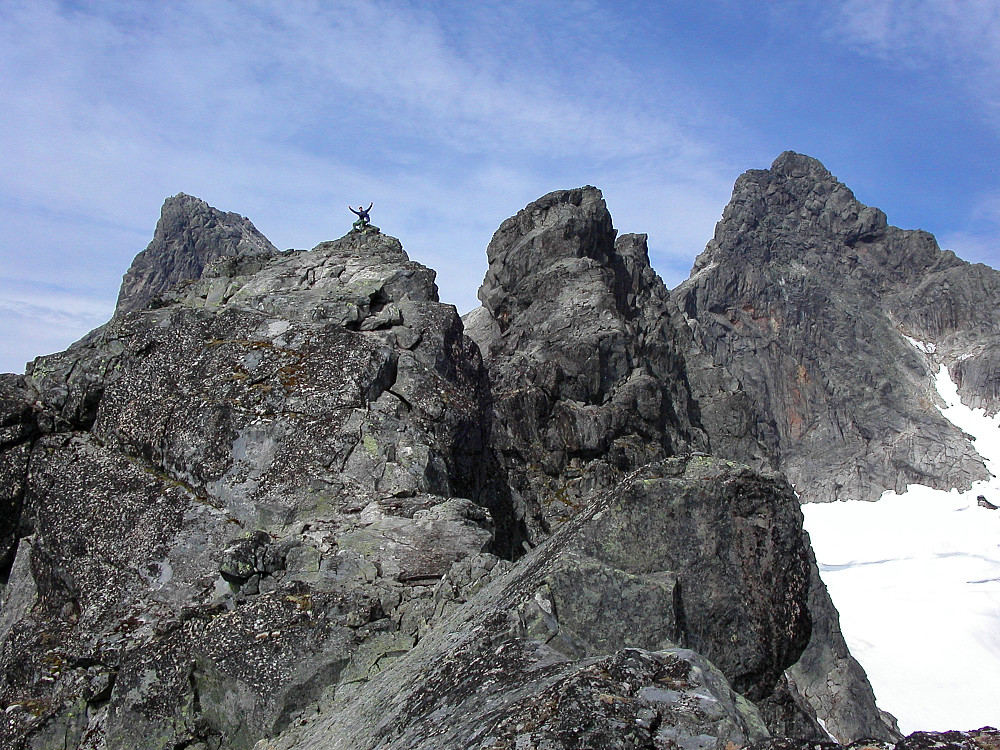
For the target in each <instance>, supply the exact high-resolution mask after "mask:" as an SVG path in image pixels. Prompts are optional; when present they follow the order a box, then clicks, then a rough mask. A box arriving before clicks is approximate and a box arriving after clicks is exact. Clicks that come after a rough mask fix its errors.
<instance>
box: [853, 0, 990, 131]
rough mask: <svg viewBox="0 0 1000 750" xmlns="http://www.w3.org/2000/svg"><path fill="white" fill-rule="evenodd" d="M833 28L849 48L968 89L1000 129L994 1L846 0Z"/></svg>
mask: <svg viewBox="0 0 1000 750" xmlns="http://www.w3.org/2000/svg"><path fill="white" fill-rule="evenodd" d="M834 7H835V8H836V9H835V11H834V13H835V19H834V28H835V29H836V33H837V34H838V35H839V36H840V38H841V39H842V41H844V42H845V43H847V44H849V45H850V46H852V47H854V48H856V49H859V50H862V51H864V52H866V53H868V54H872V55H875V56H877V57H879V58H881V59H883V60H887V61H891V62H893V63H895V64H899V65H904V66H912V67H921V68H933V69H937V70H940V71H941V72H942V73H944V74H945V75H950V76H952V77H954V78H955V79H956V80H958V81H960V82H961V83H962V84H963V85H964V86H966V87H968V89H969V91H970V93H972V94H973V95H974V96H975V97H976V98H978V99H979V100H980V101H981V103H982V105H983V106H984V107H985V108H986V109H987V110H988V112H989V116H991V117H993V118H995V123H994V124H995V125H996V126H997V127H998V128H1000V4H998V3H997V2H996V1H995V0H842V1H841V2H840V3H838V4H837V5H836V6H834Z"/></svg>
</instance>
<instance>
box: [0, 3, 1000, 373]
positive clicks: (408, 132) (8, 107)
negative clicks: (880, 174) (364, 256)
mask: <svg viewBox="0 0 1000 750" xmlns="http://www.w3.org/2000/svg"><path fill="white" fill-rule="evenodd" d="M910 5H913V6H914V7H916V6H921V7H922V6H923V5H927V6H930V5H933V4H930V3H927V4H921V3H910V4H907V6H908V7H909V6H910ZM945 5H948V4H947V3H945ZM879 7H881V8H883V9H884V10H885V13H883V14H882V15H879V14H878V13H875V10H877V9H878V8H879ZM900 7H901V4H899V3H892V2H889V1H888V0H882V2H879V1H876V2H872V3H864V4H859V3H853V2H850V1H848V2H842V3H841V4H840V5H837V6H835V8H834V10H833V11H831V10H830V6H828V5H827V4H820V3H813V2H806V3H802V2H798V0H794V1H793V0H788V2H775V3H773V4H767V7H765V8H762V7H761V6H760V5H759V4H750V3H744V2H738V1H737V0H706V3H705V4H704V5H703V6H699V7H697V8H694V7H689V4H684V3H651V2H645V1H644V0H627V1H624V2H620V3H614V4H612V3H610V2H607V1H606V0H566V2H561V3H559V4H558V5H555V4H548V3H537V2H528V0H506V1H505V2H502V3H501V2H493V1H491V0H483V2H479V3H465V2H458V1H457V0H454V1H453V0H442V1H441V2H436V3H425V2H417V1H416V0H299V1H297V2H295V3H286V2H277V0H246V1H245V2H236V0H197V1H196V0H176V1H175V2H170V3H135V2H131V1H128V2H126V1H125V0H74V2H68V0H66V1H58V0H7V1H6V2H4V3H2V4H0V97H2V98H3V101H4V103H5V106H4V107H3V108H0V157H2V163H3V169H2V170H0V253H2V254H3V257H2V261H3V264H2V265H3V273H4V275H5V276H6V277H8V278H16V279H18V280H19V281H20V282H22V283H25V284H34V285H35V287H34V289H35V292H36V293H37V294H39V295H43V294H44V291H45V289H46V288H47V286H46V285H47V284H48V283H49V282H51V281H52V279H53V278H54V277H59V278H62V279H70V280H71V281H70V282H67V283H68V284H69V285H72V286H75V288H76V289H77V291H78V292H79V293H80V294H81V295H83V296H87V295H91V294H94V295H97V296H98V297H101V298H102V299H106V300H108V301H109V302H110V303H113V301H114V298H115V295H116V293H117V289H118V284H119V282H120V278H121V274H122V273H123V272H124V271H125V269H126V268H127V267H128V264H129V262H130V260H131V257H132V256H133V255H134V254H135V253H136V252H137V251H139V250H141V249H142V247H143V246H144V245H145V243H146V242H147V241H148V239H149V237H150V235H151V234H152V229H153V225H154V224H155V220H156V217H157V213H158V209H159V206H160V204H161V202H162V200H163V199H164V198H165V197H166V196H168V195H172V194H175V193H177V192H180V191H183V192H187V193H191V194H194V195H197V196H199V197H201V198H203V199H205V200H207V201H208V202H209V203H211V204H213V205H215V206H217V207H218V208H221V209H223V210H229V211H237V212H239V213H241V214H244V215H246V216H248V217H249V218H250V219H251V220H252V221H253V222H254V223H255V225H256V226H257V227H258V228H259V229H260V230H261V231H262V232H263V233H264V234H265V235H267V236H268V237H269V238H270V239H271V240H272V241H273V242H274V243H275V244H276V245H278V246H279V247H282V248H285V247H297V248H308V247H312V246H313V245H314V244H316V243H318V242H320V241H323V240H326V239H330V238H331V237H336V236H339V234H341V233H343V231H345V230H346V229H347V228H348V227H349V226H350V222H351V221H352V220H353V219H352V217H351V216H350V215H349V214H348V213H347V211H346V205H347V204H348V203H352V204H356V203H357V202H359V201H365V202H367V201H370V200H371V201H374V202H375V211H374V213H373V218H374V220H375V222H376V223H377V224H379V225H380V226H381V227H382V228H383V230H384V231H386V232H388V233H390V234H393V235H395V236H398V237H400V239H401V240H402V241H403V243H404V246H405V247H406V249H407V252H409V253H410V255H411V256H412V257H414V259H416V260H419V261H421V262H424V263H426V264H428V265H430V266H432V267H434V268H435V269H436V270H437V271H438V281H439V285H440V287H441V296H442V299H444V300H446V301H450V302H454V303H455V304H457V305H458V307H459V308H460V309H462V310H466V309H469V308H470V307H471V306H474V305H475V304H476V299H475V291H476V288H477V287H478V284H479V282H480V281H481V279H482V275H483V272H484V271H485V253H484V250H485V247H486V244H487V243H488V241H489V239H490V236H491V235H492V233H493V230H494V229H495V228H496V227H497V226H498V225H499V223H500V222H501V221H502V220H503V219H504V218H506V217H507V216H509V215H511V214H513V213H515V212H516V211H517V210H518V209H520V208H521V207H523V206H524V205H525V204H526V203H528V202H529V201H531V200H534V199H535V198H537V197H539V196H540V195H542V194H543V193H546V192H549V191H550V190H554V189H558V188H568V187H576V186H579V185H582V184H595V185H597V186H598V187H600V188H602V190H603V191H604V193H605V197H606V198H607V200H608V205H609V208H610V209H611V212H612V214H613V215H614V217H615V222H616V226H617V227H618V228H619V229H620V230H621V231H636V232H647V233H648V234H649V235H650V239H649V241H650V250H651V254H652V257H653V259H654V263H656V264H658V267H659V268H660V270H661V273H663V275H664V276H665V277H667V278H668V281H669V282H671V283H676V282H677V281H679V280H680V278H681V277H682V276H683V275H684V273H685V269H686V268H687V267H689V266H690V262H691V260H692V259H693V257H694V256H695V255H696V254H697V253H698V252H699V251H700V250H701V249H702V248H703V247H704V244H705V242H706V241H707V240H708V239H709V238H710V237H711V235H712V232H713V227H714V224H715V221H716V220H717V219H718V217H719V215H720V213H721V211H722V208H723V207H724V205H725V202H726V200H727V199H728V197H729V194H730V190H731V188H732V183H733V180H734V179H735V178H736V176H738V174H739V173H740V172H741V171H743V170H744V169H747V168H752V167H766V166H767V164H768V163H769V162H770V160H771V159H773V158H774V156H776V155H777V152H778V151H780V150H782V149H783V148H787V147H796V146H797V145H798V142H797V139H795V138H792V139H791V141H792V142H791V143H788V142H787V141H788V140H789V139H788V138H785V137H782V138H780V139H779V138H774V139H768V137H767V136H768V133H769V131H770V130H772V129H773V124H772V122H770V121H766V120H762V121H761V122H757V123H748V122H747V121H746V119H745V118H746V117H748V116H754V113H753V112H750V113H748V112H745V111H742V110H741V109H740V108H739V107H738V106H733V105H734V104H739V102H740V101H742V99H741V97H740V96H738V95H734V94H732V92H733V91H734V90H735V91H737V92H741V91H760V90H765V91H767V92H774V96H775V101H776V103H777V110H776V111H782V112H784V111H787V112H788V113H789V114H788V116H789V117H793V116H802V117H806V116H810V113H809V112H802V113H799V112H796V111H795V109H794V107H788V103H792V104H793V105H797V103H798V102H800V101H802V97H801V96H799V93H800V92H801V91H802V89H796V88H795V87H796V86H801V85H804V84H803V82H806V83H808V84H809V86H810V87H811V88H810V89H809V90H810V91H813V90H814V87H813V81H812V80H810V79H809V77H808V75H798V68H800V67H802V68H808V66H809V65H811V64H812V63H813V62H814V59H813V58H811V57H808V56H806V57H804V58H802V59H799V60H791V61H788V62H787V63H781V64H782V65H785V67H787V68H788V70H789V71H790V72H791V73H792V74H793V75H791V76H790V78H789V81H791V83H789V84H788V87H787V90H786V89H785V88H782V85H783V83H784V81H783V80H776V79H774V76H778V75H784V74H785V72H786V71H785V70H784V69H782V68H781V67H780V65H772V64H771V63H770V62H768V61H769V60H772V59H775V58H773V57H771V56H772V55H773V54H774V52H775V50H778V49H779V47H780V49H784V47H783V46H781V45H778V46H775V45H776V40H779V41H780V40H785V39H788V38H790V37H791V36H793V35H795V34H797V33H800V32H801V33H802V34H804V36H803V37H802V38H803V39H806V38H807V37H809V35H810V34H819V33H820V31H821V27H823V28H825V27H829V26H831V23H828V22H829V21H830V19H831V17H832V18H833V20H834V21H835V23H832V26H833V27H834V28H836V29H837V32H836V40H837V41H836V42H830V46H831V48H833V47H836V48H837V49H840V50H848V52H845V53H844V54H847V55H855V56H860V55H864V56H867V57H868V58H870V59H879V60H882V59H887V58H884V56H886V55H890V54H896V52H895V47H893V45H894V44H898V42H897V41H896V40H897V39H900V38H901V39H904V40H911V39H918V38H919V33H918V31H919V30H917V31H914V30H912V29H910V28H909V27H906V28H903V27H901V26H899V25H898V24H897V25H896V26H894V25H893V23H894V22H893V20H892V19H894V18H896V17H897V16H898V15H899V8H900ZM789 8H792V9H794V11H788V9H789ZM918 9H919V8H918ZM922 12H923V17H925V18H927V19H931V20H934V19H935V18H938V16H934V15H933V14H932V13H930V11H928V10H926V9H925V10H924V11H922ZM783 14H784V15H783ZM831 14H834V16H831ZM866 14H867V15H866ZM939 15H940V14H939ZM983 18H985V17H984V16H981V17H980V21H981V22H983ZM734 19H735V20H734ZM817 19H821V20H822V21H823V23H820V21H818V20H817ZM988 20H989V19H986V21H988ZM927 23H930V21H928V22H927ZM810 24H812V26H810ZM852 24H858V25H860V26H862V27H864V28H866V29H868V30H867V31H866V32H864V33H854V31H853V30H852V29H853V27H852ZM980 25H982V23H981V24H980ZM965 26H968V27H969V29H970V30H969V31H968V33H969V34H972V33H973V29H972V24H969V23H967V24H965ZM691 29H694V30H696V31H694V32H693V31H691ZM803 30H804V31H803ZM692 33H698V34H702V35H704V37H705V38H704V43H703V44H701V43H699V44H691V39H690V38H689V37H690V35H691V34H692ZM982 33H983V34H985V33H986V32H985V31H984V32H982ZM827 36H829V34H828V35H827ZM809 38H810V41H809V42H808V43H809V44H811V43H812V42H811V37H809ZM817 38H818V37H817ZM849 39H854V41H848V40H849ZM699 41H700V40H699ZM803 43H805V42H803ZM906 44H908V45H910V46H911V47H912V49H911V50H910V53H909V54H910V55H911V56H912V57H916V55H917V53H918V52H921V50H922V49H923V48H922V47H920V46H919V45H918V43H917V42H916V41H907V42H906ZM961 44H962V42H961V39H960V38H958V37H956V38H955V41H954V45H955V47H956V52H955V56H954V58H953V59H954V60H956V61H958V62H955V65H956V66H957V65H958V64H959V63H960V62H962V61H963V60H966V58H962V57H961V56H960V55H959V53H960V52H961V50H960V49H959V48H960V46H961ZM994 48H995V45H994ZM732 50H738V55H737V56H736V57H734V58H733V62H732V64H727V63H726V60H727V56H728V55H730V54H731V51H732ZM852 50H853V51H852ZM962 54H972V53H962ZM976 54H979V53H976ZM782 59H784V58H782ZM949 59H952V58H949ZM968 59H978V58H975V56H974V55H973V56H972V57H969V58H968ZM720 61H722V64H720ZM764 62H766V63H767V64H762V63H764ZM957 69H958V68H957V67H956V70H957ZM828 74H829V71H828V70H826V69H823V70H821V71H820V73H819V75H828ZM713 76H715V77H717V78H719V79H720V81H721V83H720V81H716V80H715V79H714V78H713ZM762 77H766V79H767V80H763V81H762V80H761V78H762ZM761 84H767V85H766V86H765V87H763V88H762V86H761ZM769 95H770V94H768V96H769ZM734 96H735V97H736V98H735V99H734ZM813 98H815V97H813ZM820 104H822V102H820ZM771 109H775V107H772V106H770V105H769V104H768V105H766V106H765V108H764V110H758V111H766V113H767V114H770V112H769V110H771ZM813 114H814V115H815V113H813ZM816 116H818V117H819V118H820V120H822V119H823V116H824V115H823V113H822V112H821V113H819V114H818V115H816ZM748 125H752V127H748ZM792 132H794V130H793V131H792ZM772 141H774V142H772ZM814 142H815V143H819V144H821V145H823V146H824V147H826V146H827V144H829V148H830V150H831V154H832V155H831V154H826V153H815V154H814V155H816V156H818V157H820V158H828V157H829V158H833V157H834V156H836V155H837V154H836V151H837V149H838V144H839V141H838V140H837V139H836V137H835V138H833V139H831V138H827V137H826V133H825V132H823V131H822V130H820V132H819V133H818V136H817V137H816V138H814ZM841 150H843V149H841ZM847 153H848V155H849V154H850V150H848V151H847ZM969 221H970V222H971V221H972V219H969ZM970 227H971V225H970V226H963V227H958V228H956V231H958V230H959V229H961V230H963V231H968V230H970ZM976 232H979V230H978V229H977V230H976ZM25 309H27V308H25ZM25 314H27V313H25ZM38 315H39V316H41V313H38ZM39 320H41V317H39ZM9 330H10V328H9V326H7V321H6V320H4V325H0V334H2V335H3V336H7V335H9ZM80 333H83V331H73V332H69V331H67V332H66V335H67V337H68V336H70V335H72V337H76V336H77V335H79V334H80ZM68 340H71V339H67V342H68ZM2 348H3V347H2V346H0V350H2ZM7 366H8V365H4V364H3V363H0V369H4V368H5V367H7Z"/></svg>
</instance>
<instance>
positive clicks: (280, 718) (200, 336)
mask: <svg viewBox="0 0 1000 750" xmlns="http://www.w3.org/2000/svg"><path fill="white" fill-rule="evenodd" d="M233 216H234V215H226V214H221V213H220V212H217V211H215V210H214V209H210V208H208V207H207V206H205V204H202V203H201V202H200V201H195V200H194V199H188V198H186V197H181V198H175V199H170V200H168V202H167V205H166V206H165V209H164V218H163V219H161V222H160V224H159V226H158V228H157V234H156V236H155V237H154V241H153V243H151V245H150V247H149V248H147V250H146V251H145V252H144V253H143V254H141V256H140V258H139V259H137V262H136V265H135V266H134V267H133V271H135V273H134V274H133V277H134V278H133V282H134V283H132V284H131V285H129V284H128V283H127V284H126V287H127V289H126V290H125V291H123V298H122V299H123V304H122V305H121V306H120V308H119V310H118V312H117V313H116V315H115V317H114V318H113V319H112V321H110V322H109V323H108V324H106V325H105V326H102V327H101V328H99V329H97V330H96V331H94V332H93V333H91V334H90V335H88V336H87V337H85V338H84V339H82V340H81V341H80V342H78V343H77V344H75V345H74V346H72V347H71V348H70V349H69V350H67V351H66V352H63V353H60V354H57V355H52V356H50V357H42V358H39V359H37V360H35V362H33V363H32V364H31V365H30V366H29V368H28V373H27V374H26V376H25V377H24V378H18V377H15V376H4V378H3V380H0V429H2V430H3V433H2V438H3V442H2V444H0V449H2V450H0V477H2V478H3V480H4V482H3V486H2V490H3V495H2V496H0V501H2V502H3V503H4V506H3V510H4V514H3V516H2V522H0V533H2V542H3V545H4V546H3V549H2V562H3V566H4V567H3V574H4V575H3V588H2V598H0V633H2V634H3V647H2V651H0V663H2V665H3V679H2V680H0V702H2V705H3V707H4V708H5V709H7V710H6V712H5V713H4V714H3V724H2V725H0V744H2V745H3V746H4V747H5V748H8V747H9V748H12V750H21V748H27V747H31V748H49V747H59V748H63V747H75V748H77V747H78V748H98V747H99V748H102V749H104V750H111V749H114V748H121V749H123V750H124V749H125V748H137V747H142V748H170V749H171V750H172V749H173V748H178V747H196V746H199V745H204V746H205V747H211V748H219V747H226V748H246V747H250V746H252V745H253V743H254V742H256V740H257V739H258V738H260V737H262V736H266V735H270V734H274V733H276V732H278V731H280V730H281V729H283V728H284V727H285V726H287V725H288V724H289V723H291V722H292V721H294V720H295V717H296V716H297V715H298V713H300V712H301V711H303V710H305V709H307V707H308V706H309V705H311V704H312V703H313V702H314V701H316V700H317V699H318V698H319V697H320V696H321V695H323V694H324V693H333V692H335V691H338V690H339V691H350V690H352V689H356V688H357V686H359V685H363V684H364V683H365V682H366V681H367V680H369V679H371V677H372V676H374V675H376V674H378V673H379V672H380V671H381V670H383V669H385V668H387V667H388V666H389V665H390V664H391V663H392V662H393V661H394V660H395V659H397V658H398V657H399V656H400V655H401V654H403V653H405V652H406V651H407V650H408V649H410V648H412V647H413V645H414V644H415V643H416V642H417V640H418V639H419V638H420V637H422V635H423V634H424V633H425V632H426V630H427V628H428V627H429V623H430V622H431V621H432V620H434V617H435V596H434V595H435V586H436V585H437V584H438V583H439V582H440V581H441V579H442V578H443V577H444V576H445V575H446V574H447V573H448V572H449V571H450V570H451V569H452V568H453V566H454V565H456V564H460V563H461V562H462V561H463V560H464V559H465V558H466V557H470V556H471V557H477V558H479V557H481V556H483V555H484V554H487V555H488V554H489V553H488V552H487V550H489V549H491V548H492V547H493V545H494V539H495V527H496V525H495V524H494V521H493V519H492V517H491V515H490V512H489V510H488V508H487V507H484V506H488V505H490V504H493V505H494V506H496V505H497V502H498V500H497V499H498V498H500V497H502V495H501V494H500V493H498V492H496V490H495V489H494V486H495V481H494V480H493V478H492V474H491V469H490V467H491V461H492V458H491V456H490V454H488V452H487V450H486V444H487V442H486V441H487V436H488V429H489V427H488V423H489V420H488V418H487V417H486V416H485V415H486V413H487V412H486V410H487V406H488V397H487V395H488V392H487V390H486V388H487V381H486V378H485V371H484V370H483V368H482V366H481V362H480V359H479V355H478V352H477V350H476V347H475V345H474V344H473V343H472V342H471V341H470V340H469V339H468V338H466V337H465V336H464V335H463V333H462V325H461V321H460V319H459V317H458V315H457V313H456V311H455V309H454V308H453V307H452V306H450V305H442V304H440V303H439V302H438V301H437V290H436V287H435V286H434V281H433V279H434V274H433V272H432V271H430V270H428V269H426V268H424V267H423V266H420V265H419V264H416V263H412V262H410V261H409V260H408V258H407V257H406V255H405V253H404V252H403V251H402V248H401V247H400V245H399V242H398V241H397V240H395V239H394V238H391V237H387V236H385V235H382V234H381V233H379V232H375V231H372V232H367V233H363V234H351V235H348V236H346V237H344V238H342V239H341V240H339V241H334V242H329V243H323V244H322V245H320V246H318V247H317V248H316V249H315V250H313V251H311V252H299V253H276V252H272V251H273V248H270V246H269V243H266V241H257V240H256V239H255V236H256V235H254V234H253V232H252V231H251V229H252V228H250V225H249V222H246V221H245V220H242V219H239V220H237V219H238V217H236V218H233ZM260 239H261V240H262V238H260ZM152 295H155V304H152V305H151V306H147V305H145V303H141V302H140V301H137V300H140V298H141V297H144V296H145V297H149V298H150V299H152ZM143 307H146V308H147V309H140V308H143ZM509 515H510V514H508V516H509ZM508 544H509V542H508Z"/></svg>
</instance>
